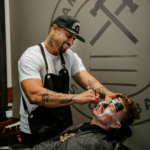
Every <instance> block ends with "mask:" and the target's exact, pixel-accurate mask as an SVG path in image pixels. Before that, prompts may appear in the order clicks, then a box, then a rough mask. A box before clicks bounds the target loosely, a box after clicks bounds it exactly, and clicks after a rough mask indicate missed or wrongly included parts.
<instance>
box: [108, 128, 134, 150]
mask: <svg viewBox="0 0 150 150" xmlns="http://www.w3.org/2000/svg"><path fill="white" fill-rule="evenodd" d="M131 136H132V131H131V129H130V128H129V127H128V126H123V127H121V128H120V129H114V130H112V131H111V132H110V139H111V141H112V145H113V148H114V150H130V149H129V148H128V147H126V146H125V145H123V144H122V143H123V142H124V141H125V140H126V139H127V138H129V137H131Z"/></svg>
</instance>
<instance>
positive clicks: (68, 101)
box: [60, 95, 77, 104]
mask: <svg viewBox="0 0 150 150" xmlns="http://www.w3.org/2000/svg"><path fill="white" fill-rule="evenodd" d="M76 96H77V95H74V96H72V97H71V99H70V100H63V101H60V103H61V104H68V103H70V102H71V101H72V99H73V98H74V97H76Z"/></svg>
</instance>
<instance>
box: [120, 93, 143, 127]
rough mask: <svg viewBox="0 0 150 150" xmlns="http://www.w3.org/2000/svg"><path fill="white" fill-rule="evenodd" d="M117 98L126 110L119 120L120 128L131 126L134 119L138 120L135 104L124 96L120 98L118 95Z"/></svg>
mask: <svg viewBox="0 0 150 150" xmlns="http://www.w3.org/2000/svg"><path fill="white" fill-rule="evenodd" d="M118 97H120V98H121V100H122V102H123V104H124V106H125V108H126V111H125V112H124V114H123V115H122V116H121V117H120V118H119V121H120V123H121V125H122V126H126V125H131V124H132V123H133V122H134V119H139V118H140V115H139V112H138V111H137V108H136V104H135V103H134V102H133V101H131V100H130V99H129V98H128V97H127V95H125V94H123V95H121V96H120V95H119V96H118Z"/></svg>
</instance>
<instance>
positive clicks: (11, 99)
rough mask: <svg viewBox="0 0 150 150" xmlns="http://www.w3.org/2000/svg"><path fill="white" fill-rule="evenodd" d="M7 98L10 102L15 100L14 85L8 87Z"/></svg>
mask: <svg viewBox="0 0 150 150" xmlns="http://www.w3.org/2000/svg"><path fill="white" fill-rule="evenodd" d="M7 98H8V102H13V88H12V87H9V88H7Z"/></svg>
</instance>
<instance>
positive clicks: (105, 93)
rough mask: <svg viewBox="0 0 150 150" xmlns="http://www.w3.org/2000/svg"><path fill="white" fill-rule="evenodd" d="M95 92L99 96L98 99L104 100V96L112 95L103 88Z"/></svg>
mask: <svg viewBox="0 0 150 150" xmlns="http://www.w3.org/2000/svg"><path fill="white" fill-rule="evenodd" d="M96 91H97V92H98V93H99V94H100V98H105V96H106V95H110V94H112V93H113V92H111V91H109V90H108V89H107V88H105V87H99V88H97V89H96Z"/></svg>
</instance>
